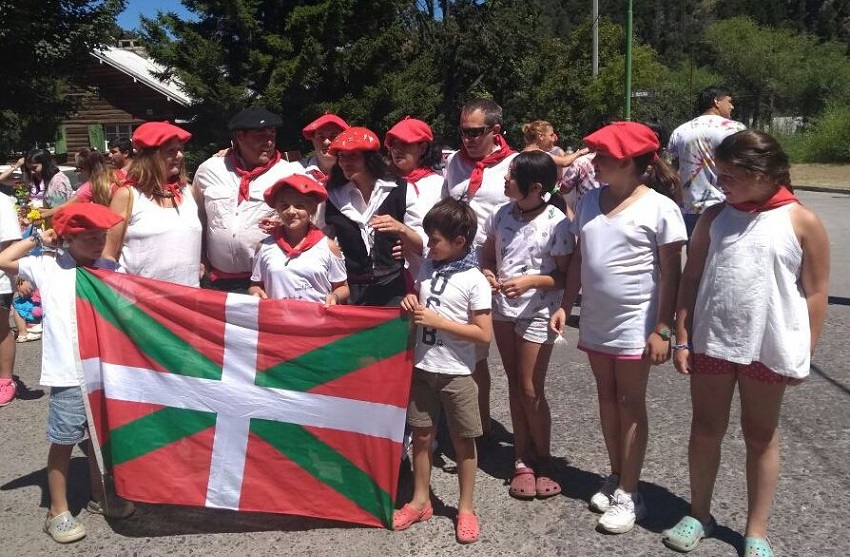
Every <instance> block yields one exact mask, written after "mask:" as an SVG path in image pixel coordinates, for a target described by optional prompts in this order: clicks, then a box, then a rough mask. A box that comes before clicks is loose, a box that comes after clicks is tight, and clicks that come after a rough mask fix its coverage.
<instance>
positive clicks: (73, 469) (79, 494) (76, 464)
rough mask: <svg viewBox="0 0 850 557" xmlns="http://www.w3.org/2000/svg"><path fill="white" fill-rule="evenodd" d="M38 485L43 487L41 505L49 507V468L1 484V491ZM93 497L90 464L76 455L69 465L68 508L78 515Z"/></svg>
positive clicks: (45, 458)
mask: <svg viewBox="0 0 850 557" xmlns="http://www.w3.org/2000/svg"><path fill="white" fill-rule="evenodd" d="M44 460H45V461H47V445H46V444H45V451H44ZM30 486H37V487H39V488H41V501H39V504H38V505H39V506H40V507H42V508H43V509H47V508H48V507H49V506H50V494H49V492H48V489H47V468H42V469H40V470H35V471H33V472H30V473H29V474H27V475H26V476H21V477H20V478H17V479H14V480H12V481H10V482H8V483H5V484H3V485H0V491H12V490H15V489H21V488H23V487H30ZM90 497H91V489H90V487H89V464H88V461H87V459H86V458H85V457H74V458H72V459H71V462H70V464H69V465H68V508H69V510H70V511H71V514H73V515H76V514H77V513H79V512H80V510H81V509H83V508H85V506H86V504H87V503H88V502H89V498H90Z"/></svg>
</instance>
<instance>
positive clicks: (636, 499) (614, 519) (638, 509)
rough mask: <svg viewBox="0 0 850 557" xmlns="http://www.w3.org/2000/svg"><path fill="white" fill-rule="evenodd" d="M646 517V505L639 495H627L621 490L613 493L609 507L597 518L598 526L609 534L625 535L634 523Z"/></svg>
mask: <svg viewBox="0 0 850 557" xmlns="http://www.w3.org/2000/svg"><path fill="white" fill-rule="evenodd" d="M644 517H646V505H644V504H643V498H642V497H641V496H640V493H637V492H635V493H634V494H629V493H626V492H625V491H623V490H622V489H617V490H616V491H615V492H614V499H613V501H612V503H611V506H610V507H609V508H608V510H607V511H605V514H603V515H602V516H601V517H599V526H600V527H601V528H602V529H603V530H605V531H606V532H608V533H609V534H625V533H626V532H628V531H629V530H631V529H632V528H634V526H635V522H637V521H638V520H643V518H644Z"/></svg>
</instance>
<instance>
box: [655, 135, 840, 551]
mask: <svg viewBox="0 0 850 557" xmlns="http://www.w3.org/2000/svg"><path fill="white" fill-rule="evenodd" d="M715 161H716V164H717V172H718V177H719V181H718V186H719V187H720V189H721V190H722V191H723V192H724V193H725V195H726V203H723V204H719V205H715V206H714V207H711V208H710V209H708V211H706V213H705V215H704V216H703V218H701V219H700V221H699V223H698V224H697V227H696V230H695V231H694V235H693V237H692V238H691V244H690V250H689V252H688V262H687V264H686V265H685V270H684V273H683V275H682V284H681V287H680V289H679V299H678V304H677V306H678V310H677V316H676V345H675V346H674V347H673V350H674V357H673V363H674V365H675V367H676V370H677V371H678V372H679V373H682V374H686V375H689V376H690V382H691V405H692V410H693V417H692V420H691V437H690V442H689V443H688V464H689V469H690V484H691V508H690V511H689V513H688V515H687V516H685V517H684V518H682V520H680V521H679V523H678V524H676V526H674V527H673V528H671V529H669V530H666V531H665V532H664V538H663V541H664V543H665V544H666V545H667V546H669V547H671V548H673V549H676V550H678V551H683V552H685V551H691V550H693V549H695V548H696V546H697V544H698V543H699V542H700V540H701V539H702V538H703V537H705V536H708V535H711V533H712V530H714V528H715V526H716V522H715V521H714V519H713V518H712V516H711V499H712V495H713V492H714V482H715V480H716V479H717V470H718V467H719V465H720V451H721V444H722V442H723V438H724V437H725V435H726V430H727V428H728V426H729V409H730V406H731V404H732V396H733V394H734V392H735V388H736V387H737V389H738V392H739V395H740V399H741V432H742V433H743V437H744V444H745V445H746V453H747V456H746V464H745V467H744V468H745V470H744V469H739V475H740V476H741V477H745V478H746V481H747V494H746V499H747V524H746V531H745V534H744V536H745V538H744V553H743V554H744V555H758V556H772V555H773V550H772V548H771V546H770V542H769V541H768V540H767V527H768V519H769V518H770V512H771V507H772V506H773V499H774V495H775V492H776V485H777V483H778V481H779V431H778V429H779V412H780V407H781V404H782V397H783V394H784V393H785V389H786V387H787V386H789V385H797V384H799V383H800V382H802V381H803V380H804V379H805V378H806V377H807V376H808V375H809V367H810V360H811V354H812V351H813V350H814V348H815V345H816V344H817V341H818V338H819V337H820V335H821V331H822V330H823V324H824V320H825V318H826V310H827V298H828V294H829V238H827V235H826V230H825V229H824V227H823V224H822V223H821V221H820V219H818V217H817V216H816V215H815V214H814V213H813V212H812V211H811V210H810V209H808V208H806V207H804V206H803V205H801V204H800V202H799V201H798V200H797V198H796V197H794V194H793V193H791V191H790V188H789V187H788V185H789V182H790V175H789V165H788V157H787V155H785V153H784V152H783V151H782V148H781V147H780V146H779V144H778V143H777V142H776V140H775V139H773V138H772V137H771V136H769V135H768V134H766V133H764V132H760V131H755V130H745V131H741V132H738V133H735V134H733V135H730V136H728V137H727V138H726V139H724V140H723V141H722V142H721V143H720V145H719V146H718V147H717V150H716V152H715ZM745 471H746V473H744V472H745ZM740 497H741V498H743V494H742V495H741V496H740ZM788 554H789V555H791V554H797V552H794V551H788Z"/></svg>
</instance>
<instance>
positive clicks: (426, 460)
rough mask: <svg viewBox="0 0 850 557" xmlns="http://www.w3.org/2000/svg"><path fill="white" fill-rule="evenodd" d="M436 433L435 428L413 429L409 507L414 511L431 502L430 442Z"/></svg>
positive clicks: (432, 458)
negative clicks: (411, 495) (411, 482)
mask: <svg viewBox="0 0 850 557" xmlns="http://www.w3.org/2000/svg"><path fill="white" fill-rule="evenodd" d="M436 432H437V428H436V427H433V426H432V427H414V428H413V457H412V460H413V497H412V498H411V500H410V506H412V507H413V508H414V509H416V510H422V509H423V508H424V507H425V505H427V504H428V502H429V501H430V500H431V466H433V460H434V453H433V452H432V451H431V442H432V441H433V439H434V436H435V435H436ZM458 464H460V463H458Z"/></svg>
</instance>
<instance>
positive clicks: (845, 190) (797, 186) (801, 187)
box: [792, 184, 850, 195]
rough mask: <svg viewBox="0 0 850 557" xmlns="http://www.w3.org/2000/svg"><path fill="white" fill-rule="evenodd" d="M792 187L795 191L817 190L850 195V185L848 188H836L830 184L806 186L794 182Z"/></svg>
mask: <svg viewBox="0 0 850 557" xmlns="http://www.w3.org/2000/svg"><path fill="white" fill-rule="evenodd" d="M792 187H793V188H794V191H797V190H802V191H816V192H820V193H843V194H845V195H850V187H847V188H836V187H829V186H804V185H800V184H793V185H792Z"/></svg>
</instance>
